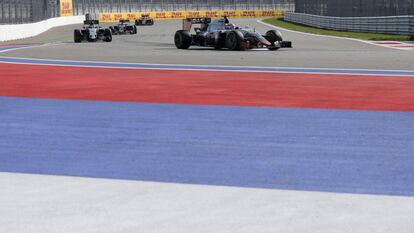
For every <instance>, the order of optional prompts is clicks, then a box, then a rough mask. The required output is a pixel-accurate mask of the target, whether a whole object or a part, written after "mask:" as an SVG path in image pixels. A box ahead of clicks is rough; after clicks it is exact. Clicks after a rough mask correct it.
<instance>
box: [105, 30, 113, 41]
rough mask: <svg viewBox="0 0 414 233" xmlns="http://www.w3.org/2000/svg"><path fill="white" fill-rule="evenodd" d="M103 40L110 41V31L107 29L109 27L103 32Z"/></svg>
mask: <svg viewBox="0 0 414 233" xmlns="http://www.w3.org/2000/svg"><path fill="white" fill-rule="evenodd" d="M104 37H105V38H104V41H105V42H111V41H112V33H111V30H109V29H105V32H104Z"/></svg>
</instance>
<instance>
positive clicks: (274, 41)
mask: <svg viewBox="0 0 414 233" xmlns="http://www.w3.org/2000/svg"><path fill="white" fill-rule="evenodd" d="M193 24H199V25H201V26H200V27H197V28H194V31H195V34H190V30H191V27H192V25H193ZM174 43H175V46H176V47H177V48H178V49H188V48H189V47H190V46H191V45H196V46H203V47H214V48H216V49H222V48H227V49H229V50H245V49H253V48H267V49H269V50H277V49H280V48H291V47H292V42H291V41H283V39H282V34H281V33H280V32H279V31H277V30H269V31H267V32H266V34H265V35H261V34H260V33H258V32H256V30H254V29H251V28H239V27H237V26H236V25H234V24H232V23H230V22H229V19H228V18H227V17H226V16H224V17H223V18H220V19H216V20H213V21H212V20H211V18H187V19H183V29H182V30H178V31H177V32H176V33H175V35H174Z"/></svg>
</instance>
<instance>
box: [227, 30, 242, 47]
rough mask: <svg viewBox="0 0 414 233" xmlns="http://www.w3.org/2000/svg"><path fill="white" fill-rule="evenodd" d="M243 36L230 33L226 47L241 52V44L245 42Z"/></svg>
mask: <svg viewBox="0 0 414 233" xmlns="http://www.w3.org/2000/svg"><path fill="white" fill-rule="evenodd" d="M243 39H244V38H243V35H242V34H241V33H237V31H230V32H228V33H227V35H226V40H225V45H226V48H228V49H230V50H240V43H241V42H242V41H243Z"/></svg>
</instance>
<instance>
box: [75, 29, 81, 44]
mask: <svg viewBox="0 0 414 233" xmlns="http://www.w3.org/2000/svg"><path fill="white" fill-rule="evenodd" d="M73 37H74V41H75V43H80V42H82V33H81V32H80V30H78V29H76V30H75V31H74V32H73Z"/></svg>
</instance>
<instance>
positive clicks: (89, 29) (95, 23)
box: [74, 20, 112, 43]
mask: <svg viewBox="0 0 414 233" xmlns="http://www.w3.org/2000/svg"><path fill="white" fill-rule="evenodd" d="M83 24H84V26H83V28H82V29H76V30H75V31H74V40H75V42H76V43H80V42H82V41H88V42H96V41H99V40H101V41H106V42H111V41H112V33H111V30H109V29H108V28H102V27H100V26H99V20H85V21H83Z"/></svg>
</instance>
